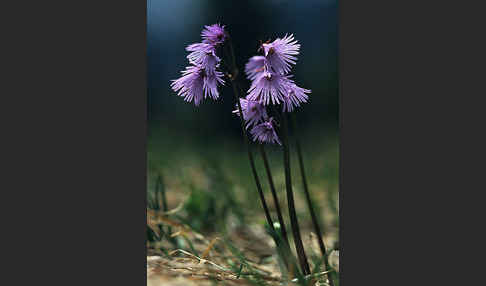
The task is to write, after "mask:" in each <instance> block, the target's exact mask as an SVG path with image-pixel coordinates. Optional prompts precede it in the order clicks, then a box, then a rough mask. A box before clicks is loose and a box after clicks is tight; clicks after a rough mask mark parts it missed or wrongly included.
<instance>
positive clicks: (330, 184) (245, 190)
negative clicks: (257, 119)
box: [147, 0, 339, 245]
mask: <svg viewBox="0 0 486 286" xmlns="http://www.w3.org/2000/svg"><path fill="white" fill-rule="evenodd" d="M147 5H148V6H147V69H148V71H147V72H148V73H147V80H148V91H147V94H148V95H147V96H148V107H147V108H148V140H147V152H148V154H147V159H148V160H147V161H148V166H147V170H148V173H147V186H148V190H147V191H148V192H147V195H148V199H149V201H154V200H155V199H154V198H155V194H156V193H157V191H154V190H157V184H156V183H155V182H156V181H157V178H159V176H162V177H163V180H164V183H163V185H164V189H165V190H166V191H167V196H168V200H169V202H168V204H169V208H175V207H176V206H177V205H178V204H179V203H180V202H181V201H184V200H186V198H189V201H187V203H186V205H185V208H184V210H183V214H181V215H180V217H179V219H181V220H183V219H186V220H187V221H186V223H188V224H190V225H191V227H193V228H195V229H198V230H204V229H206V230H211V229H212V230H215V231H217V232H221V231H222V229H224V225H225V224H226V223H227V218H229V217H231V215H235V216H236V217H237V218H238V219H239V221H240V222H242V221H247V220H252V219H251V218H248V216H250V217H251V216H254V218H255V219H256V220H257V221H258V222H259V223H262V224H263V222H264V216H263V215H262V213H261V207H260V202H259V201H258V193H257V191H256V188H255V183H254V181H253V177H252V174H251V171H250V165H249V162H248V157H247V154H246V152H245V145H244V144H243V140H242V137H241V136H242V135H241V129H240V121H239V119H238V118H237V117H236V116H235V115H234V114H232V112H231V111H232V110H233V109H234V103H235V102H234V98H233V94H232V88H231V86H230V85H229V84H227V85H226V86H225V87H223V88H221V89H220V99H219V100H217V101H214V100H210V99H207V100H204V101H203V103H202V104H201V105H200V106H199V107H196V106H194V104H193V103H187V102H185V101H184V100H183V98H182V97H179V96H177V94H176V93H175V92H173V91H172V90H171V88H170V83H171V80H173V79H177V78H178V77H180V75H181V73H180V71H182V70H184V69H185V67H186V66H187V65H188V61H187V59H186V56H187V54H188V53H187V52H186V51H185V47H186V46H187V45H189V44H192V43H196V42H200V41H201V37H200V34H201V30H202V29H203V27H204V25H210V24H214V23H221V24H223V25H225V26H226V30H227V31H228V32H229V33H230V35H231V37H232V40H233V46H234V48H235V53H236V57H237V65H238V66H239V69H240V72H241V77H240V80H241V81H240V82H242V83H243V88H244V89H248V87H249V85H250V82H249V81H248V80H246V79H245V77H244V66H245V63H246V62H247V61H248V59H249V58H250V57H252V56H254V55H257V54H258V52H257V49H258V45H259V43H260V41H266V40H268V39H271V40H274V39H275V38H277V37H283V36H284V35H285V34H286V33H287V34H290V33H292V34H294V36H295V39H296V40H298V41H299V43H300V44H301V50H300V53H301V54H300V55H299V56H298V61H297V65H295V66H294V67H293V69H292V73H293V74H294V76H295V77H294V79H295V81H296V82H297V84H298V85H299V86H301V87H304V88H307V89H311V90H312V93H311V94H310V101H309V102H308V103H307V104H304V105H303V106H302V107H301V108H298V109H297V112H296V114H297V119H298V125H299V128H298V129H297V130H296V132H293V136H298V137H299V138H301V143H302V149H303V154H304V161H305V165H306V173H307V176H308V181H309V190H310V191H311V193H312V195H313V196H314V198H315V200H316V202H317V207H321V208H322V212H321V213H322V217H324V218H325V219H326V221H325V226H326V229H327V230H328V234H327V238H330V237H331V236H332V235H330V233H333V234H334V236H335V237H337V229H338V223H339V222H338V216H337V214H338V203H337V200H338V199H337V198H338V186H339V181H338V172H339V167H338V163H339V134H338V110H339V108H338V101H339V100H338V73H337V63H338V54H337V52H338V51H337V42H338V41H337V40H338V39H337V29H338V27H337V20H338V19H337V3H336V1H330V0H306V1H290V0H266V1H264V0H258V1H254V0H252V1H228V0H226V1H222V0H221V1H197V0H177V1H176V0H171V1H162V0H148V3H147ZM293 147H294V146H293V145H292V144H291V162H292V173H293V177H294V178H293V181H292V183H293V185H294V188H295V190H296V192H297V194H296V206H297V208H298V215H299V219H302V221H301V224H302V226H303V227H304V228H305V227H306V226H307V228H310V218H309V216H308V215H309V214H308V212H306V206H305V203H304V201H303V199H302V198H303V196H302V181H301V178H300V175H299V173H298V168H297V158H296V154H295V149H294V148H293ZM252 148H254V154H255V158H256V159H255V163H256V165H257V169H258V173H259V175H260V178H261V180H262V185H263V188H264V192H265V193H267V195H268V192H269V188H268V184H267V181H266V177H265V170H264V167H263V163H262V160H261V157H260V156H259V153H257V151H258V149H256V144H253V146H252ZM265 148H266V150H267V153H268V157H269V160H270V165H271V169H272V172H273V175H274V182H275V186H276V189H277V192H278V193H279V196H280V198H281V199H282V200H283V199H284V198H285V179H284V175H283V174H284V172H283V157H282V148H280V146H275V145H266V147H265ZM273 207H274V206H272V204H271V203H270V209H271V212H272V213H273V212H274V208H273ZM250 210H251V211H250ZM184 212H185V213H184ZM325 212H327V213H325ZM331 245H332V244H331Z"/></svg>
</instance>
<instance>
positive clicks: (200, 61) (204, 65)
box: [171, 24, 226, 106]
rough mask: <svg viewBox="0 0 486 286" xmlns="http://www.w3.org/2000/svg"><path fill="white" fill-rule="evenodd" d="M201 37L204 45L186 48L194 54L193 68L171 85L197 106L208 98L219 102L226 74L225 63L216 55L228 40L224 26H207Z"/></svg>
mask: <svg viewBox="0 0 486 286" xmlns="http://www.w3.org/2000/svg"><path fill="white" fill-rule="evenodd" d="M201 37H202V39H203V40H202V42H201V43H196V44H191V45H189V46H187V47H186V50H187V51H188V52H190V53H189V55H188V56H187V59H188V60H189V63H190V64H191V65H190V66H188V67H186V69H185V70H184V71H182V76H181V77H180V78H179V79H177V80H173V81H172V83H171V87H172V89H173V90H174V91H175V92H177V94H178V95H179V96H182V97H184V100H185V101H187V102H192V101H194V104H195V105H196V106H198V105H199V104H200V103H201V101H202V100H203V99H204V98H206V97H210V98H212V99H215V100H216V99H218V98H219V92H218V86H219V85H220V84H222V85H224V80H223V73H222V72H220V71H219V70H218V68H219V63H220V61H221V59H220V58H219V57H218V56H217V55H216V49H217V47H218V46H219V45H221V44H222V43H223V42H224V41H225V40H226V32H225V31H224V26H221V25H219V24H214V25H211V26H205V27H204V30H203V31H202V33H201Z"/></svg>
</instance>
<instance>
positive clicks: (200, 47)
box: [186, 43, 220, 73]
mask: <svg viewBox="0 0 486 286" xmlns="http://www.w3.org/2000/svg"><path fill="white" fill-rule="evenodd" d="M186 50H187V51H189V52H191V53H190V54H189V55H188V56H187V59H189V62H190V63H192V64H194V65H200V66H202V67H203V68H204V69H205V70H206V72H207V73H214V71H215V69H216V68H217V67H218V64H219V62H220V59H219V58H218V56H216V51H215V48H214V46H212V45H210V44H205V43H197V44H192V45H189V46H187V47H186Z"/></svg>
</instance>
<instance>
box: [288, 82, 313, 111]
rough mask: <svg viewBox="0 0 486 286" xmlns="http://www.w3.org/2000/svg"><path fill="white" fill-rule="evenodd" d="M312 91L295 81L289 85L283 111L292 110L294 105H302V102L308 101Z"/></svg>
mask: <svg viewBox="0 0 486 286" xmlns="http://www.w3.org/2000/svg"><path fill="white" fill-rule="evenodd" d="M306 93H311V91H310V90H309V89H305V88H301V87H298V86H297V85H296V84H295V83H294V82H293V81H289V84H288V85H287V93H286V94H284V97H283V109H282V110H283V112H292V111H293V110H294V107H298V106H300V104H301V103H303V102H307V100H308V99H309V96H308V95H307V94H306Z"/></svg>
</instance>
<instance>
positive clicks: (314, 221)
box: [291, 114, 334, 286]
mask: <svg viewBox="0 0 486 286" xmlns="http://www.w3.org/2000/svg"><path fill="white" fill-rule="evenodd" d="M291 119H292V129H293V130H294V132H295V131H296V130H297V122H296V119H295V115H293V114H292V115H291ZM295 145H296V148H297V157H298V160H299V167H300V174H301V176H302V183H303V185H304V193H305V199H306V202H307V206H308V208H309V211H310V213H311V218H312V224H313V226H314V232H315V233H316V235H317V240H318V242H319V248H320V249H321V253H322V257H323V259H324V267H325V269H324V271H327V270H330V267H329V262H328V257H327V251H326V246H325V245H324V240H323V237H322V232H321V228H320V226H319V222H318V221H317V216H316V214H315V211H314V208H313V205H312V200H311V197H310V194H309V189H308V187H307V179H306V176H305V169H304V160H303V159H302V150H301V148H300V141H299V137H298V136H295ZM327 277H328V280H329V285H330V286H334V282H333V280H332V279H331V275H327Z"/></svg>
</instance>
